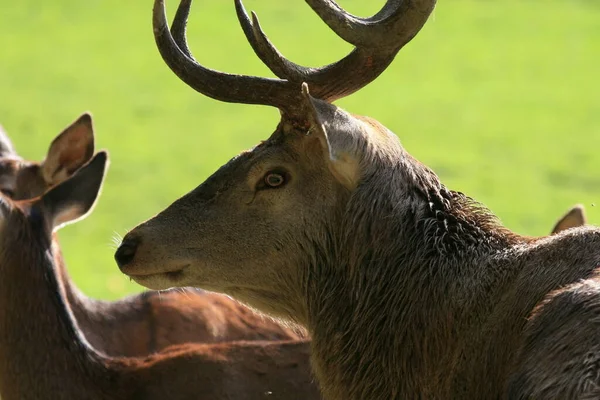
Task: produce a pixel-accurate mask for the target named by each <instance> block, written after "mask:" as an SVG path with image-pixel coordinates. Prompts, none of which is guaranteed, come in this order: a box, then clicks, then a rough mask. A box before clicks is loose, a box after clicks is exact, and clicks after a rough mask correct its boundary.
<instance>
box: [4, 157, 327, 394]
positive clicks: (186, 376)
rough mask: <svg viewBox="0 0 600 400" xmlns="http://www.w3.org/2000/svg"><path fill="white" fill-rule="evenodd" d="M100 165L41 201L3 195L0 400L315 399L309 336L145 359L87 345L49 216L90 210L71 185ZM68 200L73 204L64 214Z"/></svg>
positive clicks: (97, 163) (86, 197)
mask: <svg viewBox="0 0 600 400" xmlns="http://www.w3.org/2000/svg"><path fill="white" fill-rule="evenodd" d="M103 169H104V164H102V163H101V160H98V158H95V159H94V160H92V161H91V162H90V164H89V166H88V167H83V168H82V170H80V171H79V172H78V173H77V175H76V176H75V178H76V179H77V181H76V182H70V181H67V182H65V184H62V185H60V186H58V187H56V188H54V189H51V190H50V191H49V192H48V193H46V194H45V195H44V196H43V197H42V198H41V199H35V200H33V201H20V202H16V203H15V202H12V201H11V200H9V199H8V198H7V197H3V196H0V275H1V276H0V395H1V396H2V399H3V400H39V399H56V400H60V399H65V400H67V399H68V400H71V399H90V400H95V399H97V400H100V399H103V400H109V399H110V400H132V399H144V400H152V399H173V400H192V399H193V400H199V399H206V400H214V399H242V400H244V399H246V400H258V399H281V400H288V399H297V400H305V399H318V398H319V394H318V390H317V388H316V385H314V383H313V382H312V378H311V375H310V373H309V365H308V352H309V350H308V343H307V342H305V341H276V342H275V341H254V342H243V341H241V342H230V343H217V344H187V345H183V346H173V347H169V348H167V349H165V350H164V351H162V352H161V353H157V354H154V355H149V356H147V357H140V358H124V357H108V356H106V355H103V354H101V353H99V352H97V351H96V350H95V349H94V348H93V347H92V346H91V345H90V344H89V342H88V341H87V340H86V339H85V337H84V336H83V334H82V332H81V331H80V330H79V328H78V324H77V323H76V321H75V320H74V318H73V314H72V313H71V310H70V308H69V306H68V304H67V302H66V301H65V298H66V293H65V286H64V285H63V282H62V281H61V279H60V278H59V277H60V274H59V272H58V271H57V269H58V268H59V266H58V265H57V264H56V261H55V256H56V254H55V250H56V246H54V245H53V242H52V237H51V233H50V231H51V230H52V228H53V227H52V224H53V223H52V221H54V219H53V218H52V215H51V214H54V215H59V214H57V212H61V214H60V215H72V216H75V215H76V214H74V211H73V210H80V211H78V213H77V215H81V214H82V213H85V212H86V211H87V210H88V209H89V208H90V207H91V202H93V200H94V199H95V194H94V195H93V197H91V199H90V196H92V195H91V194H89V193H88V189H90V190H92V189H91V188H81V189H77V190H79V193H75V194H73V193H71V192H73V191H74V190H73V187H74V186H75V185H76V184H77V185H81V184H88V182H91V180H96V181H97V180H98V174H103ZM101 177H102V175H100V178H101ZM69 185H70V186H69ZM88 185H90V186H91V185H92V183H89V184H88ZM98 189H99V186H96V188H95V190H96V192H97V191H98ZM69 193H71V194H69ZM92 194H93V193H92ZM67 195H69V196H72V197H73V199H72V201H73V202H74V203H75V204H74V205H73V204H71V203H70V201H69V200H67V199H65V198H63V197H62V196H67ZM75 196H79V197H80V198H75ZM84 202H85V203H84ZM78 203H81V206H79V204H78ZM65 206H66V207H75V208H74V209H73V210H72V211H71V212H69V213H66V214H65V213H62V208H63V207H65ZM57 210H58V211H57ZM59 222H62V221H59Z"/></svg>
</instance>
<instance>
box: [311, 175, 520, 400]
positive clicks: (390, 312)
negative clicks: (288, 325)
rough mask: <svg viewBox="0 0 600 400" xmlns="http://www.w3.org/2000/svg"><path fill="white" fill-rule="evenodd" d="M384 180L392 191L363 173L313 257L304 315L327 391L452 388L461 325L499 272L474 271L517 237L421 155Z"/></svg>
mask: <svg viewBox="0 0 600 400" xmlns="http://www.w3.org/2000/svg"><path fill="white" fill-rule="evenodd" d="M417 169H419V170H417ZM378 179H380V177H379V178H378ZM384 181H386V182H388V183H389V187H392V188H394V191H390V190H388V191H383V193H382V190H374V188H373V187H372V186H370V185H369V182H368V179H367V180H366V182H364V184H363V185H362V188H359V189H357V191H356V192H355V193H354V194H353V198H352V199H351V200H350V202H349V204H348V207H347V210H348V212H347V213H346V217H345V219H344V221H343V222H342V223H341V224H339V226H341V229H340V230H339V231H337V233H335V234H333V235H331V236H332V237H337V243H335V244H326V245H325V249H321V250H320V251H318V253H319V254H327V255H331V254H334V257H332V258H330V257H329V256H328V257H325V258H324V259H321V260H319V262H318V265H312V266H311V267H310V269H311V271H312V277H311V279H310V280H309V283H308V285H309V288H308V290H307V292H308V293H309V300H308V306H307V308H308V310H309V324H308V325H309V330H310V333H311V336H312V338H313V354H314V365H315V372H316V375H317V377H318V378H319V380H320V383H321V386H322V387H323V391H324V394H325V395H326V398H328V399H336V400H337V399H362V398H369V399H396V398H399V399H400V398H411V396H414V394H415V393H421V394H422V395H423V396H424V397H444V394H447V393H449V392H448V390H449V385H450V384H451V382H452V374H451V372H450V371H453V370H454V366H455V365H456V364H457V363H458V362H459V358H460V354H461V350H462V346H463V344H462V341H461V338H460V333H461V332H463V331H464V330H468V329H469V327H470V324H472V323H473V321H472V320H471V316H472V315H481V314H485V313H486V312H489V310H488V309H486V308H487V307H489V306H488V305H487V304H490V303H493V301H488V302H482V301H480V300H481V298H488V297H489V296H492V295H493V293H492V292H494V291H495V290H490V289H489V287H494V286H495V284H496V282H500V281H501V280H502V279H504V278H503V277H500V276H496V272H495V271H494V270H493V269H492V268H490V272H489V273H486V280H485V285H486V287H483V284H480V283H478V282H481V280H477V279H475V278H476V276H477V274H481V271H482V268H485V267H486V264H485V260H488V259H491V258H492V255H493V254H500V253H501V252H502V251H503V249H506V248H508V247H510V246H511V245H512V244H514V243H517V242H518V241H520V240H521V239H520V238H518V237H517V236H514V235H512V234H511V233H510V232H508V231H506V230H504V229H502V228H500V227H499V226H497V225H496V222H495V219H494V218H493V216H492V215H491V214H489V213H488V212H487V211H486V210H484V209H483V208H482V207H480V206H478V205H476V204H475V203H473V202H472V201H470V200H469V199H467V198H466V197H464V196H462V195H461V194H458V193H455V192H451V191H448V190H447V189H445V188H444V187H443V185H441V184H440V183H439V180H438V179H437V177H436V176H435V175H434V174H433V172H431V171H429V170H427V169H426V168H425V167H422V166H420V164H413V165H410V166H407V165H399V166H397V168H393V169H392V172H391V173H390V176H388V177H386V179H384ZM375 196H376V197H375ZM365 208H367V209H368V210H370V211H369V212H365ZM459 232H460V234H459ZM328 249H329V250H328ZM331 249H338V250H331ZM515 273H516V271H515ZM462 282H470V283H469V285H470V287H469V288H466V287H461V284H462ZM465 285H466V284H465ZM488 286H489V287H488ZM488 300H489V299H488Z"/></svg>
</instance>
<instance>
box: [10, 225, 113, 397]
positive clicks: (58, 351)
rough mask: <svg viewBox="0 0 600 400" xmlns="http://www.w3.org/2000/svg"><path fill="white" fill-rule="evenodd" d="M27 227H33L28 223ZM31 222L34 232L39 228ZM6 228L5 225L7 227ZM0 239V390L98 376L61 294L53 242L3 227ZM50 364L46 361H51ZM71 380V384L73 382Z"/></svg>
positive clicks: (48, 386) (96, 360)
mask: <svg viewBox="0 0 600 400" xmlns="http://www.w3.org/2000/svg"><path fill="white" fill-rule="evenodd" d="M30 229H31V228H30ZM43 229H44V228H43V227H41V226H37V227H33V229H32V231H33V232H38V231H41V232H43ZM9 230H10V228H9V229H7V231H9ZM2 242H3V243H2V244H1V245H0V248H1V249H4V250H2V255H1V258H0V259H1V262H0V265H1V270H0V274H1V276H0V310H1V312H0V330H1V332H0V382H1V388H0V389H2V396H3V397H4V396H7V397H8V398H11V396H12V394H13V393H16V394H17V397H18V398H21V397H19V395H18V394H19V393H21V394H23V393H29V394H32V393H33V392H34V391H36V390H37V391H39V393H38V394H39V397H37V398H43V397H44V396H45V395H46V394H47V393H46V392H45V390H51V392H52V390H54V391H55V390H57V389H58V387H59V386H60V385H64V384H65V379H67V381H68V380H71V381H72V382H71V383H73V384H74V383H75V381H79V383H81V381H82V380H83V379H85V378H89V377H90V375H92V376H102V374H106V371H104V369H103V368H102V367H101V366H100V357H99V356H98V355H97V354H96V353H95V352H94V351H93V349H91V348H90V347H89V346H88V344H87V343H86V342H85V339H84V338H83V337H82V335H81V334H80V332H79V331H78V328H77V325H76V324H75V322H74V320H73V316H72V314H71V312H70V310H69V307H68V305H67V304H66V302H65V298H64V287H63V285H62V283H61V281H60V279H59V278H58V275H59V272H58V271H57V270H56V268H57V266H56V265H55V263H54V260H53V255H52V247H51V242H50V241H48V240H47V238H45V237H43V236H42V235H41V234H38V233H31V232H20V233H19V232H10V231H9V232H5V235H4V237H3V238H2ZM50 365H51V366H52V367H49V366H50ZM74 386H75V385H74Z"/></svg>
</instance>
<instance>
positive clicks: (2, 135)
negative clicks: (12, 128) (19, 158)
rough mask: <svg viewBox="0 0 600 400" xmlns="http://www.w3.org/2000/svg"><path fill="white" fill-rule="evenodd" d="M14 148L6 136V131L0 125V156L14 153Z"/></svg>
mask: <svg viewBox="0 0 600 400" xmlns="http://www.w3.org/2000/svg"><path fill="white" fill-rule="evenodd" d="M15 154H16V152H15V148H14V146H13V144H12V142H11V141H10V139H9V138H8V135H7V134H6V131H5V130H4V128H2V125H0V157H5V156H8V155H15Z"/></svg>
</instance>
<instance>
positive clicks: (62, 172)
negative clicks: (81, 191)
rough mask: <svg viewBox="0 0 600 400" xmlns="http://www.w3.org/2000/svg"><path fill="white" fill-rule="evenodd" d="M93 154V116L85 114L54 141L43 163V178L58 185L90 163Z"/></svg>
mask: <svg viewBox="0 0 600 400" xmlns="http://www.w3.org/2000/svg"><path fill="white" fill-rule="evenodd" d="M93 154H94V128H93V126H92V116H91V115H90V114H89V113H84V114H83V115H81V116H80V117H79V118H77V120H75V122H73V123H72V124H71V125H69V126H68V127H67V128H66V129H65V130H63V131H62V132H61V133H60V134H59V135H58V136H57V137H56V138H55V139H54V140H53V141H52V143H51V144H50V148H49V149H48V154H47V156H46V159H45V160H44V161H43V162H42V176H43V177H44V180H45V181H46V183H48V184H49V185H56V184H57V183H60V182H62V181H64V180H65V179H67V178H68V177H69V176H71V175H72V174H73V173H74V172H75V171H77V170H78V169H79V168H80V167H81V166H82V165H83V164H85V163H86V162H88V161H89V160H90V158H92V155H93Z"/></svg>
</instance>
